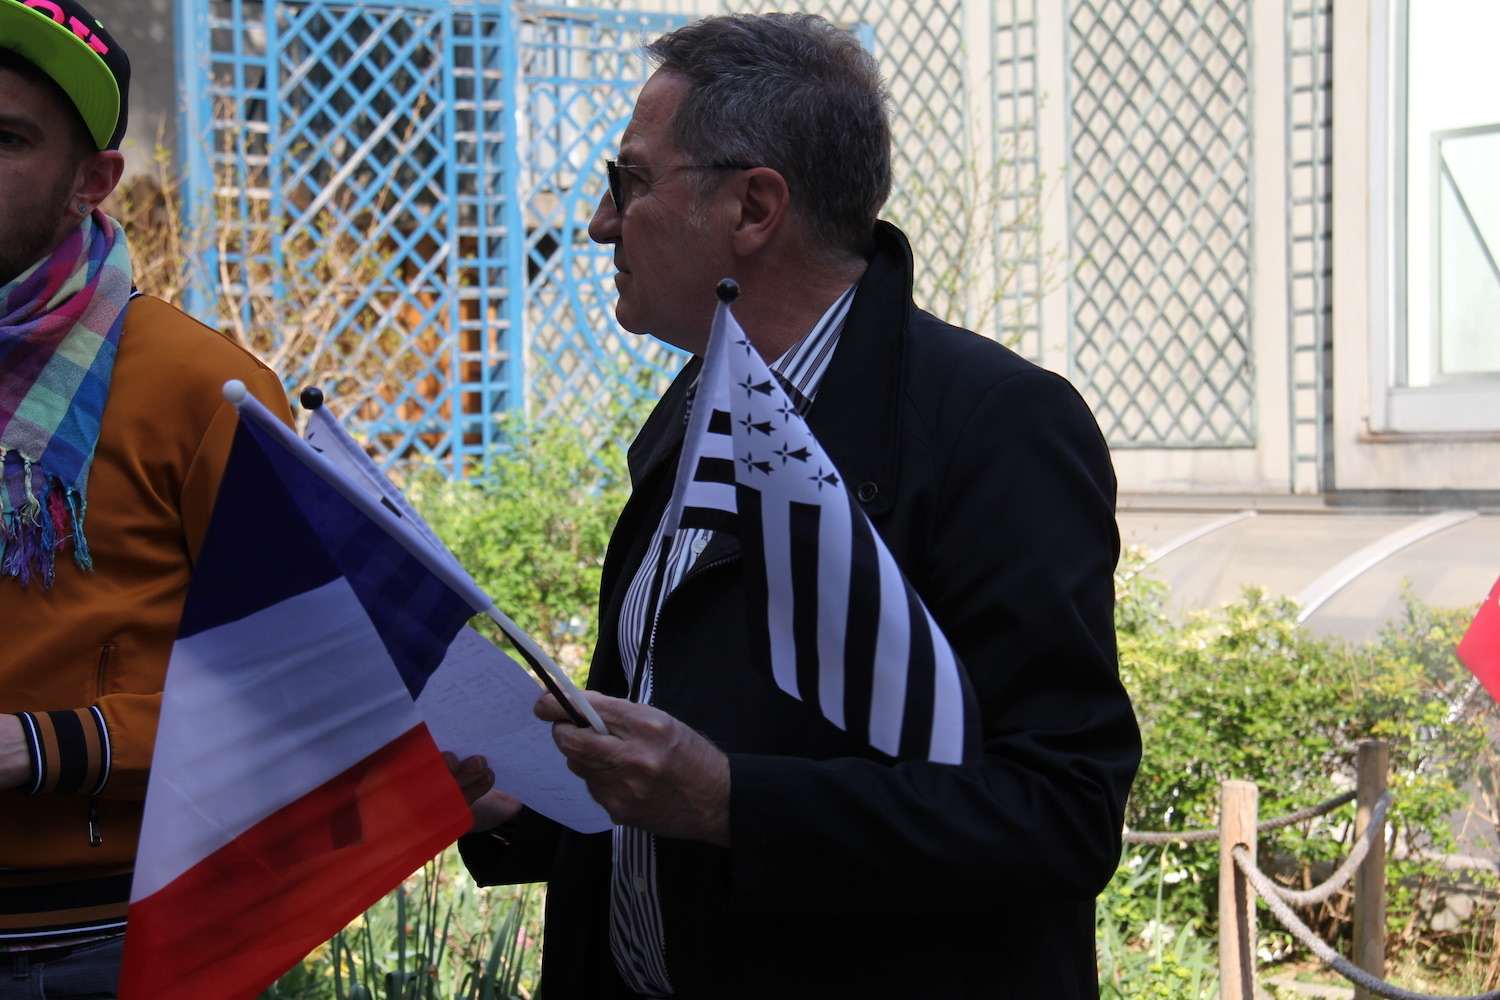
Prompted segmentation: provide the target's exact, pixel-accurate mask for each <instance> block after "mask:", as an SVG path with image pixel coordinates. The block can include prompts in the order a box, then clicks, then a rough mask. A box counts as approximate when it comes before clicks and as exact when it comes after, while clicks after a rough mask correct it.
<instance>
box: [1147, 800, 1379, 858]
mask: <svg viewBox="0 0 1500 1000" xmlns="http://www.w3.org/2000/svg"><path fill="white" fill-rule="evenodd" d="M1353 801H1354V792H1353V791H1348V792H1344V793H1343V794H1342V795H1335V796H1334V797H1333V798H1331V799H1329V800H1328V801H1327V802H1319V803H1318V804H1317V805H1315V806H1308V807H1307V808H1306V809H1299V810H1298V811H1296V812H1294V813H1287V814H1286V815H1285V816H1277V817H1275V818H1273V819H1268V820H1265V821H1264V822H1261V823H1257V824H1255V832H1256V833H1268V832H1270V831H1271V830H1279V829H1281V828H1282V827H1284V826H1291V825H1292V824H1294V823H1301V822H1302V821H1304V820H1309V819H1313V818H1315V817H1318V816H1323V815H1326V814H1328V813H1331V812H1333V811H1334V810H1335V809H1337V808H1338V807H1339V806H1342V805H1346V804H1348V803H1350V802H1353ZM1218 839H1219V831H1218V830H1180V831H1175V832H1170V831H1168V832H1163V831H1156V830H1127V831H1126V832H1125V843H1127V844H1151V845H1162V844H1197V843H1202V842H1203V841H1206V840H1218Z"/></svg>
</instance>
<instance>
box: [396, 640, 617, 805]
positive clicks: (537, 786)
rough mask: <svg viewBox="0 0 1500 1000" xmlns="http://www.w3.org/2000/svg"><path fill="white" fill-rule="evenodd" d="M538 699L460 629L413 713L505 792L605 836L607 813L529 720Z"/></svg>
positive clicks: (527, 683) (507, 663)
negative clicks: (481, 762) (485, 765)
mask: <svg viewBox="0 0 1500 1000" xmlns="http://www.w3.org/2000/svg"><path fill="white" fill-rule="evenodd" d="M543 693H544V692H543V690H542V687H541V685H540V684H538V683H537V682H536V681H535V680H534V679H533V678H532V676H531V674H530V673H528V672H527V670H526V668H525V667H523V666H521V665H520V664H519V663H517V662H516V661H515V660H512V659H511V658H510V657H509V656H506V655H505V653H504V652H502V651H501V650H500V649H499V648H497V647H496V646H495V644H494V643H492V642H490V641H489V640H488V639H486V638H485V637H484V636H482V635H480V634H479V633H478V632H476V631H474V630H473V629H472V628H469V627H467V626H465V627H464V628H463V629H462V630H461V631H460V632H459V634H458V638H456V639H455V640H454V641H453V645H451V646H450V647H448V655H447V657H446V658H445V659H444V660H443V662H442V665H441V666H439V667H438V669H437V670H436V671H435V672H434V673H433V674H432V676H431V677H429V678H428V679H427V686H426V687H425V688H423V689H422V694H421V696H420V697H418V698H417V711H418V712H420V713H421V715H422V719H423V721H425V722H426V723H427V728H428V729H430V730H431V731H432V737H433V739H434V740H436V741H437V745H438V748H439V749H440V750H451V751H452V752H453V753H455V754H457V755H458V757H459V759H460V760H462V759H463V758H465V757H470V756H473V755H474V754H482V755H484V757H485V758H487V759H488V760H489V764H490V769H491V770H493V771H494V772H495V787H496V788H498V789H500V790H501V791H502V792H505V793H507V794H509V795H514V796H515V797H516V798H518V799H520V800H521V801H522V802H524V803H525V804H526V805H528V806H530V807H531V808H532V809H534V810H536V811H537V812H539V813H541V814H542V815H543V816H547V817H549V818H551V819H554V820H556V821H557V822H559V823H561V824H563V825H564V826H567V827H570V828H572V829H574V830H577V831H579V832H580V833H599V832H600V831H603V830H608V829H609V828H610V826H611V824H610V821H609V814H608V813H606V812H605V811H604V808H603V807H602V806H600V805H599V803H597V802H595V801H594V800H593V798H591V797H590V796H589V793H588V788H587V787H586V786H585V785H584V783H583V779H582V778H580V777H578V776H577V775H576V774H574V773H573V772H572V771H569V770H568V766H567V763H566V761H565V760H564V758H563V755H562V753H561V752H560V751H559V750H558V749H557V744H555V743H553V742H552V726H551V724H550V723H547V722H543V721H542V720H541V719H538V718H537V717H536V716H535V715H533V714H532V713H531V706H532V705H534V704H535V703H536V700H537V699H538V698H540V697H541V696H542V694H543Z"/></svg>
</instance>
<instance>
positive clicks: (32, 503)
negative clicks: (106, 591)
mask: <svg viewBox="0 0 1500 1000" xmlns="http://www.w3.org/2000/svg"><path fill="white" fill-rule="evenodd" d="M31 471H32V468H31V463H30V462H27V463H26V468H25V475H26V483H27V489H26V503H25V505H24V506H22V507H21V508H20V509H16V508H14V507H13V506H12V505H11V504H10V503H9V502H6V503H5V504H4V508H5V509H4V511H3V512H0V573H3V574H5V575H6V576H11V577H15V578H16V579H17V580H18V581H20V584H21V586H22V587H29V586H30V585H31V582H32V581H33V580H40V581H41V583H42V586H43V587H51V586H52V584H53V581H54V580H56V578H57V553H58V552H60V551H61V550H62V549H64V548H65V547H66V546H67V544H68V542H69V541H71V542H72V543H73V562H74V563H76V564H77V565H78V567H79V569H83V570H91V569H93V568H94V560H93V557H92V556H91V555H90V554H89V546H88V540H87V539H86V538H85V537H84V534H83V515H84V511H85V509H86V506H87V505H86V504H85V502H84V499H83V495H82V494H81V493H79V492H78V491H77V490H74V489H72V488H70V487H69V486H67V485H66V484H65V483H63V482H62V481H61V480H60V479H58V478H57V477H55V476H49V477H47V479H46V481H45V482H44V484H43V495H42V496H40V497H39V496H37V495H36V493H35V492H34V491H33V490H32V488H31V482H32V479H31Z"/></svg>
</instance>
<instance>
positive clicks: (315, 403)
mask: <svg viewBox="0 0 1500 1000" xmlns="http://www.w3.org/2000/svg"><path fill="white" fill-rule="evenodd" d="M297 399H298V401H299V402H301V403H302V408H303V409H304V410H316V409H317V408H318V407H320V406H322V405H323V390H322V389H319V388H318V387H317V386H315V385H310V386H308V387H307V388H306V389H303V390H302V395H300V396H298V397H297Z"/></svg>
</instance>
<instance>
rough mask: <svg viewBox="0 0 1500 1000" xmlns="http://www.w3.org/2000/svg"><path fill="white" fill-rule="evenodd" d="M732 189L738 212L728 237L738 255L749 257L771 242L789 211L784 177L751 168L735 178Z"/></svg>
mask: <svg viewBox="0 0 1500 1000" xmlns="http://www.w3.org/2000/svg"><path fill="white" fill-rule="evenodd" d="M731 190H732V191H733V193H734V195H735V196H736V198H737V202H738V209H739V213H738V216H737V217H736V219H735V224H734V229H733V232H732V234H731V238H732V239H733V241H734V251H735V253H736V254H737V255H738V256H741V257H751V256H754V255H755V254H756V253H758V252H759V251H760V250H762V249H764V248H765V247H766V246H767V245H769V244H770V243H772V242H773V241H774V240H775V239H776V236H777V234H778V233H779V232H780V230H781V228H782V227H783V226H784V225H785V224H786V222H787V219H788V218H789V215H790V212H791V200H792V198H791V191H790V190H789V189H788V188H787V185H786V178H785V177H782V176H781V174H780V173H779V172H778V171H776V170H773V169H771V168H770V167H753V168H751V169H750V170H744V171H741V172H740V173H739V174H738V175H736V176H735V178H734V180H733V182H732V186H731Z"/></svg>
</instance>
